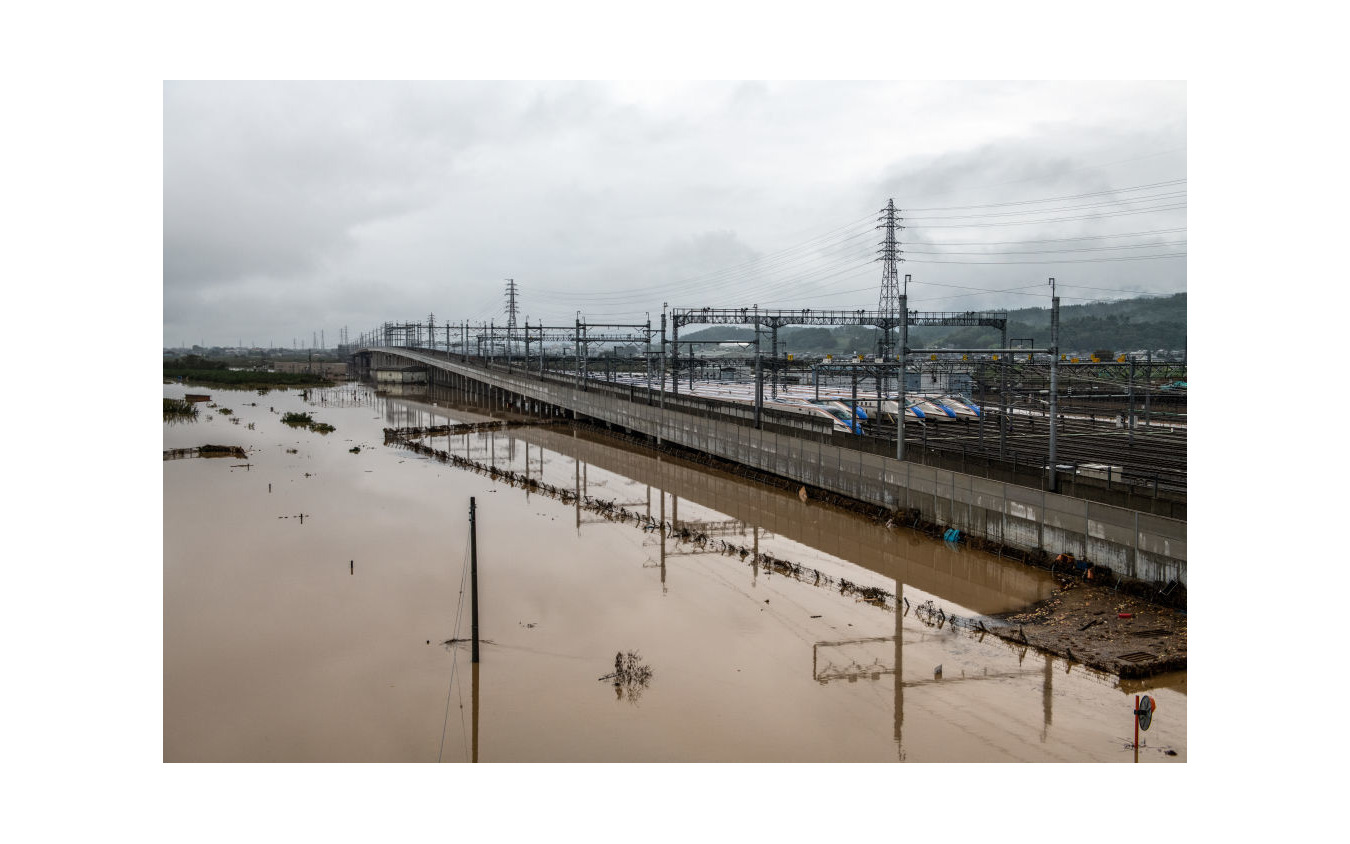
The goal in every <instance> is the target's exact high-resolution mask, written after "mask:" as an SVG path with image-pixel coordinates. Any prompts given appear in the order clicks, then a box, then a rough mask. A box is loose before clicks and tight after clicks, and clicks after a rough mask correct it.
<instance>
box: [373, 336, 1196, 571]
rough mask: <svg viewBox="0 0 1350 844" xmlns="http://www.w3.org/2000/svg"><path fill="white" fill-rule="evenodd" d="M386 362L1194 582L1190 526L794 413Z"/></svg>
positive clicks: (1003, 538)
mask: <svg viewBox="0 0 1350 844" xmlns="http://www.w3.org/2000/svg"><path fill="white" fill-rule="evenodd" d="M380 352H383V353H386V354H390V355H393V356H396V357H403V358H405V359H408V360H412V361H416V362H418V363H425V364H427V365H428V366H432V367H436V368H438V369H440V370H443V371H446V372H451V373H455V374H457V375H460V376H463V377H465V378H469V379H473V380H477V381H480V382H482V383H485V384H488V385H490V386H492V387H496V388H498V389H502V390H505V391H507V392H509V393H513V394H515V395H517V396H521V397H524V398H527V399H531V400H534V401H542V402H546V403H548V404H552V405H556V406H558V407H563V408H567V409H570V410H572V411H573V412H575V413H576V414H578V415H580V416H586V417H590V418H591V419H595V420H598V421H601V422H606V423H609V424H610V425H615V426H620V427H623V428H627V429H629V430H631V431H635V432H638V433H642V434H645V435H648V436H653V437H657V438H658V439H660V440H662V441H666V442H671V443H676V444H678V445H681V446H684V447H686V448H691V449H695V450H698V451H702V452H705V453H707V454H711V455H714V456H717V457H721V458H723V459H726V460H731V461H734V462H737V463H741V464H743V465H746V466H750V467H753V468H756V469H760V470H762V471H766V472H772V473H773V474H776V475H781V476H782V477H785V478H790V479H792V480H794V481H798V482H800V483H803V484H809V485H811V486H817V487H820V488H822V489H827V490H830V491H832V492H836V493H839V494H841V495H846V496H849V497H851V498H856V499H858V500H860V501H865V502H868V503H870V504H877V505H881V506H884V507H887V508H891V509H900V508H913V509H917V510H918V511H919V512H920V514H921V515H922V517H923V518H924V519H926V520H928V521H931V522H935V523H937V524H940V525H947V526H950V527H956V528H959V529H961V531H962V532H963V533H966V534H970V535H972V536H978V537H982V538H985V539H989V540H993V541H997V542H1001V543H1003V544H1004V545H1007V546H1010V547H1013V548H1020V549H1024V550H1029V551H1030V550H1037V549H1041V550H1044V551H1045V552H1047V553H1049V554H1060V553H1072V554H1074V555H1077V556H1080V557H1084V558H1087V559H1089V560H1092V561H1093V562H1096V563H1100V564H1102V565H1106V566H1109V567H1110V568H1111V569H1112V571H1114V572H1117V573H1119V574H1121V575H1123V576H1126V577H1132V578H1136V579H1139V580H1144V581H1152V582H1160V583H1165V582H1167V581H1170V580H1177V581H1179V582H1181V583H1183V584H1184V583H1186V522H1185V521H1181V520H1177V519H1169V518H1165V517H1162V516H1154V515H1149V514H1146V513H1141V512H1139V511H1137V510H1130V509H1126V508H1123V507H1116V506H1112V505H1109V504H1099V503H1097V502H1092V501H1086V500H1084V499H1081V498H1070V497H1068V496H1064V495H1058V494H1056V493H1052V492H1047V491H1045V490H1040V489H1032V488H1029V487H1022V486H1016V485H1013V484H1008V483H1003V482H1000V481H993V480H988V479H985V478H981V477H977V476H974V475H966V474H962V473H959V472H953V471H950V470H947V469H941V468H938V467H935V466H923V465H919V464H916V463H909V462H901V461H899V460H896V459H895V458H894V457H885V456H882V455H875V454H867V453H864V452H861V451H857V450H854V449H847V448H841V447H839V446H837V445H833V444H831V443H830V442H828V441H826V438H827V436H828V434H827V433H826V432H822V431H820V430H818V426H817V425H816V424H815V422H814V420H809V419H808V418H806V417H803V419H808V421H806V422H802V423H800V424H801V425H802V430H800V431H792V430H791V428H790V426H792V425H795V424H799V423H798V422H797V420H796V419H795V418H792V417H794V415H793V414H787V413H778V414H773V415H770V414H768V413H767V412H766V414H765V417H764V418H765V419H771V420H772V424H767V425H765V427H764V428H762V429H757V428H755V427H754V426H753V424H751V420H750V419H742V418H733V417H731V416H729V415H728V414H725V413H721V412H717V413H714V412H711V411H709V412H705V413H699V412H695V411H691V410H685V409H677V407H679V408H683V407H687V406H688V404H687V403H688V402H691V401H693V402H697V401H698V400H691V399H687V398H686V397H681V398H680V399H679V400H675V399H672V398H670V397H669V396H668V397H667V398H668V401H667V407H666V408H665V409H664V410H663V409H662V408H661V407H659V406H658V405H657V404H651V405H649V404H647V403H646V401H645V400H644V401H635V400H633V392H632V390H631V389H630V388H627V387H624V388H622V389H620V388H617V387H614V386H611V385H604V384H592V385H589V386H590V388H589V389H582V388H581V387H580V386H579V385H577V384H576V383H574V382H572V381H570V380H564V379H556V378H544V379H541V378H539V377H538V376H537V375H535V374H529V373H524V372H521V371H519V370H516V371H503V370H498V369H492V370H484V369H482V368H480V367H477V366H471V365H467V364H464V363H460V362H456V361H447V360H445V359H443V358H437V357H434V356H431V355H428V354H423V353H419V352H415V351H411V350H402V349H388V348H386V349H381V350H380ZM641 392H642V393H644V394H645V391H641ZM722 404H725V403H722ZM735 411H736V412H737V413H743V412H744V411H743V410H742V409H739V408H736V409H735Z"/></svg>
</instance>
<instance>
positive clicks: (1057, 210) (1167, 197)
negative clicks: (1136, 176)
mask: <svg viewBox="0 0 1350 844" xmlns="http://www.w3.org/2000/svg"><path fill="white" fill-rule="evenodd" d="M1185 195H1186V192H1185V191H1177V192H1173V193H1163V194H1158V195H1156V196H1141V197H1132V198H1130V199H1122V200H1114V201H1111V202H1091V203H1087V204H1085V205H1062V206H1056V207H1053V208H1023V209H1021V210H1018V211H993V212H987V213H980V214H949V215H947V216H941V217H910V216H905V217H904V218H903V219H904V220H905V221H907V222H909V221H913V220H967V219H970V220H985V219H991V218H993V217H1025V216H1027V215H1029V214H1062V213H1064V212H1066V211H1084V210H1087V209H1091V208H1111V207H1113V206H1117V205H1124V204H1128V203H1142V202H1163V201H1167V202H1173V201H1177V200H1178V199H1180V198H1181V197H1184V196H1185Z"/></svg>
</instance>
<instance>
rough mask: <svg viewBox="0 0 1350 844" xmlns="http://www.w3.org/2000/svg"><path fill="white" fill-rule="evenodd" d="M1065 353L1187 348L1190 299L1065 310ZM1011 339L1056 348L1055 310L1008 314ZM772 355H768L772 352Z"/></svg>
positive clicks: (850, 329) (814, 342)
mask: <svg viewBox="0 0 1350 844" xmlns="http://www.w3.org/2000/svg"><path fill="white" fill-rule="evenodd" d="M1059 330H1060V342H1059V345H1060V348H1061V349H1063V350H1064V351H1065V352H1066V353H1068V352H1084V353H1091V352H1092V351H1095V350H1097V349H1107V350H1111V351H1113V352H1117V353H1119V352H1131V351H1136V350H1144V349H1150V350H1158V349H1168V350H1175V351H1182V350H1185V348H1186V294H1185V293H1178V294H1176V295H1174V296H1165V297H1163V296H1147V297H1141V298H1138V299H1125V300H1121V301H1117V302H1091V303H1088V304H1085V305H1064V304H1061V305H1060V310H1059ZM680 336H681V338H682V339H689V340H728V341H734V340H753V339H754V332H753V331H752V330H751V329H748V328H733V327H730V326H713V327H710V328H706V329H704V330H702V331H699V330H692V331H690V332H688V333H681V335H680ZM778 337H779V343H780V346H781V349H782V350H784V351H788V352H796V353H800V354H847V353H849V352H854V351H857V352H863V353H867V352H871V351H874V350H875V347H876V330H875V329H872V328H859V327H856V326H844V327H839V328H784V329H782V330H781V331H779V334H778ZM1008 337H1009V338H1010V339H1017V338H1022V339H1025V338H1030V339H1031V340H1032V341H1033V344H1034V346H1036V347H1038V348H1041V347H1044V346H1046V345H1048V344H1049V342H1050V309H1049V308H1048V307H1046V308H1020V309H1018V310H1012V311H1008ZM999 341H1000V337H999V333H998V331H997V330H995V329H991V328H976V327H972V328H911V329H910V330H909V345H910V348H922V347H929V348H932V347H939V346H946V347H948V348H954V349H962V348H965V349H974V348H981V349H982V348H993V347H995V346H997V345H998V344H999ZM766 352H767V349H766Z"/></svg>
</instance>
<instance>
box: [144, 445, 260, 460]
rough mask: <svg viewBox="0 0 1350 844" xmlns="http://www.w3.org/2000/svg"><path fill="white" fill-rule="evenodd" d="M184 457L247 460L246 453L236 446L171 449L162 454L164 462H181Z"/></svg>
mask: <svg viewBox="0 0 1350 844" xmlns="http://www.w3.org/2000/svg"><path fill="white" fill-rule="evenodd" d="M185 457H241V458H243V459H245V460H247V459H248V452H246V451H244V450H243V449H242V448H240V447H239V446H237V445H202V446H197V447H196V448H171V449H169V450H168V451H166V452H164V459H165V460H182V459H183V458H185Z"/></svg>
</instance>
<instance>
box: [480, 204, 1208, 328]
mask: <svg viewBox="0 0 1350 844" xmlns="http://www.w3.org/2000/svg"><path fill="white" fill-rule="evenodd" d="M1186 181H1187V180H1186V179H1172V180H1166V181H1159V182H1152V183H1148V184H1141V185H1131V186H1127V187H1122V188H1113V189H1110V190H1097V191H1089V192H1084V193H1076V194H1065V195H1057V196H1049V197H1040V198H1032V199H1020V200H1010V201H1007V202H992V203H980V204H971V205H949V206H925V207H920V208H909V209H900V208H895V209H894V211H893V212H892V213H894V214H895V215H896V216H895V217H894V225H895V229H904V230H905V231H906V232H907V234H912V233H913V232H915V231H920V232H927V231H929V230H938V229H957V230H959V229H968V230H976V229H986V228H1001V227H1013V226H1027V225H1045V226H1052V225H1055V224H1060V223H1069V222H1080V221H1105V220H1110V219H1123V218H1129V217H1134V216H1138V215H1141V214H1155V213H1173V212H1182V213H1184V210H1183V209H1185V208H1186V201H1185V196H1186V191H1185V185H1186ZM1081 200H1089V201H1087V202H1081ZM891 207H892V206H888V209H883V215H885V213H886V211H888V210H890V208H891ZM915 212H919V213H920V214H930V216H901V215H902V214H906V215H912V214H914V213H915ZM932 212H966V213H945V214H934V213H932ZM877 222H878V219H877V217H876V216H875V215H874V214H871V215H868V216H866V217H862V218H859V219H855V220H853V221H850V222H848V223H845V224H843V225H841V226H838V227H836V228H833V229H830V230H828V231H826V232H824V233H822V234H819V235H816V236H814V237H810V238H807V239H805V240H803V241H801V242H798V243H794V244H793V245H791V246H787V247H784V248H782V249H779V250H776V251H773V252H769V253H765V254H763V255H756V256H754V257H752V258H747V259H744V260H741V261H738V262H736V263H733V264H730V265H727V266H724V267H720V268H717V269H713V270H709V271H707V272H703V273H699V274H695V275H690V276H686V277H684V278H681V279H677V280H672V281H669V282H662V283H655V284H647V285H643V286H638V287H634V286H626V287H623V288H621V289H615V290H591V291H586V292H576V291H570V290H547V289H544V290H538V291H536V292H533V293H532V294H531V297H532V300H533V301H536V302H537V303H539V304H540V305H542V306H544V307H545V308H548V307H550V306H551V307H555V308H564V307H565V308H568V309H569V310H570V309H571V308H573V307H585V306H593V307H599V308H608V309H609V310H605V311H600V312H599V313H600V314H601V315H605V314H612V315H618V314H634V313H642V312H644V311H646V312H648V313H650V312H651V311H652V310H654V309H655V307H656V304H657V302H658V301H660V300H662V299H666V300H669V299H673V298H676V297H679V298H684V299H686V300H687V299H691V298H705V299H706V298H710V297H731V298H733V299H734V300H735V301H734V302H733V303H732V304H741V305H744V304H745V303H746V302H756V303H758V304H766V305H767V304H773V303H780V302H788V301H793V300H797V299H802V300H805V299H817V298H821V299H823V298H833V297H838V296H843V295H850V294H853V293H860V292H863V291H866V290H868V289H876V286H875V285H871V286H868V287H858V288H850V289H848V290H837V289H831V287H832V286H833V285H835V284H837V283H838V282H840V281H844V282H847V281H849V280H852V279H854V278H858V279H861V278H863V277H864V276H866V275H868V274H870V273H872V272H875V262H876V261H877V260H891V261H907V262H910V263H916V264H964V265H981V264H982V265H1016V264H1027V265H1053V264H1081V263H1119V262H1127V261H1130V262H1132V261H1157V260H1168V259H1178V258H1185V257H1186V252H1185V251H1184V247H1185V246H1186V240H1185V237H1184V232H1185V231H1186V227H1185V226H1184V225H1181V226H1170V227H1158V228H1143V229H1138V230H1132V231H1125V232H1116V233H1109V234H1096V235H1075V236H1071V237H1058V238H1056V237H1041V238H1015V239H962V240H950V239H946V238H939V239H936V240H935V239H931V238H922V239H914V240H905V241H903V242H902V241H900V240H899V239H897V240H896V241H895V242H894V243H891V242H890V241H889V239H888V240H887V241H884V242H883V244H882V246H883V247H884V248H883V250H882V252H883V253H885V254H884V255H883V256H882V258H880V259H879V258H877V257H875V253H871V254H869V251H868V250H869V249H871V248H873V247H874V246H875V245H876V244H875V242H874V241H869V240H868V238H869V237H875V233H876V229H877V228H881V227H880V226H877V225H876V223H877ZM972 233H973V231H972ZM1177 234H1181V235H1182V237H1180V238H1175V237H1174V238H1171V239H1167V238H1165V237H1159V236H1165V235H1177ZM1151 238H1157V239H1151ZM1129 239H1133V240H1135V241H1138V242H1120V241H1122V240H1129ZM987 247H1031V248H1026V249H1018V248H1013V249H994V248H987ZM1177 247H1181V249H1177ZM1164 249H1166V250H1171V251H1166V252H1152V253H1151V254H1142V253H1143V252H1144V251H1145V250H1164ZM888 256H889V258H888ZM1042 256H1043V257H1042ZM888 266H889V265H888ZM889 272H891V270H890V269H883V279H882V285H881V287H882V290H881V301H880V307H881V308H882V309H883V310H885V309H886V308H887V306H888V304H890V298H893V296H894V292H893V290H892V288H893V287H894V279H892V278H891V275H886V273H889ZM892 275H893V273H892ZM912 283H914V284H922V285H927V286H932V287H949V288H952V289H956V290H970V291H974V292H969V293H958V294H953V295H952V296H947V297H940V298H960V297H964V296H974V295H988V294H1012V295H1035V294H1026V293H1022V292H1021V288H1016V287H1014V288H1006V289H994V288H979V287H965V286H962V285H954V284H944V283H941V282H925V281H914V282H912ZM888 285H889V286H888ZM1077 287H1083V289H1099V290H1107V289H1106V288H1089V287H1086V286H1083V285H1077ZM888 291H890V293H889V294H888ZM1109 292H1114V291H1109ZM518 293H519V291H518V288H517V286H516V284H515V282H514V280H512V279H508V280H507V293H506V301H505V307H501V306H497V307H493V304H492V302H490V301H489V302H483V303H482V304H480V305H479V307H477V308H475V309H472V312H473V313H474V314H476V315H477V316H480V317H482V318H483V319H484V320H486V319H487V318H489V317H492V316H498V315H501V314H502V313H503V312H504V313H505V315H506V317H507V320H506V321H507V324H508V325H514V324H515V323H516V315H517V312H518V306H517V297H518ZM766 297H768V301H764V300H765V298H766Z"/></svg>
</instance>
